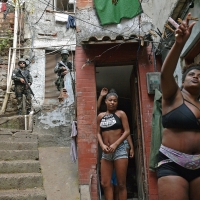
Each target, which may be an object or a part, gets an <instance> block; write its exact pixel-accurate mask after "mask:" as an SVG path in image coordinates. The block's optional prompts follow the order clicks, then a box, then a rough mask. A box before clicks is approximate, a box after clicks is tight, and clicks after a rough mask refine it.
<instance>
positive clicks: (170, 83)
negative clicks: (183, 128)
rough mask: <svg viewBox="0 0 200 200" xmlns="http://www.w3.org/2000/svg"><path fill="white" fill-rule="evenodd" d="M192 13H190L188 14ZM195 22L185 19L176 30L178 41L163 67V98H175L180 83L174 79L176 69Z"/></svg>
mask: <svg viewBox="0 0 200 200" xmlns="http://www.w3.org/2000/svg"><path fill="white" fill-rule="evenodd" d="M188 15H190V14H188ZM194 24H195V23H192V24H190V25H189V20H188V19H187V20H186V21H183V22H182V23H181V24H180V25H179V27H178V29H177V30H176V35H177V37H176V41H175V43H174V45H173V47H172V49H171V50H170V52H169V54H168V55H167V58H166V59H165V61H164V63H163V66H162V69H161V88H162V94H163V99H165V100H168V99H170V100H173V99H174V98H175V95H176V93H177V90H178V85H177V84H176V81H175V79H174V76H173V74H174V71H175V68H176V65H177V62H178V59H179V56H180V54H181V51H182V49H183V47H184V45H185V43H186V42H187V40H188V38H189V36H190V34H191V32H192V28H193V26H194Z"/></svg>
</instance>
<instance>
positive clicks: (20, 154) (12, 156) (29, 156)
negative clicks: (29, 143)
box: [0, 150, 39, 161]
mask: <svg viewBox="0 0 200 200" xmlns="http://www.w3.org/2000/svg"><path fill="white" fill-rule="evenodd" d="M38 159H39V152H38V150H0V160H4V161H9V160H38Z"/></svg>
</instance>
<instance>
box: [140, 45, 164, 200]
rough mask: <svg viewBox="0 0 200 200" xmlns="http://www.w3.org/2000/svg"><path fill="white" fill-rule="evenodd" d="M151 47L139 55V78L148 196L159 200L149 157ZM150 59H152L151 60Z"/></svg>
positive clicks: (153, 199)
mask: <svg viewBox="0 0 200 200" xmlns="http://www.w3.org/2000/svg"><path fill="white" fill-rule="evenodd" d="M150 54H152V52H151V46H150V45H149V46H148V47H147V48H146V49H143V50H142V52H140V54H139V61H138V64H139V77H138V83H139V87H140V91H139V92H140V103H141V109H142V110H141V115H142V118H141V120H142V129H143V136H144V146H145V149H144V151H145V152H144V154H145V160H146V173H147V182H148V186H147V187H148V195H149V200H158V189H157V178H156V174H155V172H152V171H150V170H149V157H150V145H151V131H152V130H151V127H152V126H151V124H152V112H153V101H154V95H152V94H148V92H147V82H146V73H147V72H154V60H153V55H151V56H148V55H150ZM149 58H150V59H149ZM156 64H157V70H158V71H160V69H161V68H160V66H161V62H160V59H158V60H157V63H156Z"/></svg>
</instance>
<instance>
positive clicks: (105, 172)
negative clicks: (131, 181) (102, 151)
mask: <svg viewBox="0 0 200 200" xmlns="http://www.w3.org/2000/svg"><path fill="white" fill-rule="evenodd" d="M112 172H113V162H112V161H108V160H105V159H102V160H101V185H102V187H103V190H104V195H105V199H106V200H113V187H112V184H111V177H112Z"/></svg>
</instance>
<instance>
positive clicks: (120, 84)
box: [96, 65, 143, 200]
mask: <svg viewBox="0 0 200 200" xmlns="http://www.w3.org/2000/svg"><path fill="white" fill-rule="evenodd" d="M134 73H135V70H134V66H133V65H126V66H104V67H96V90H97V97H99V95H100V91H101V89H102V88H103V87H106V88H108V90H110V89H112V88H113V89H115V90H116V92H117V94H118V96H119V97H118V99H119V101H118V110H123V111H124V112H125V113H126V115H127V117H128V120H129V126H130V133H131V138H132V141H133V144H134V147H135V148H136V150H135V154H139V152H141V151H138V149H137V148H138V145H137V144H136V142H137V141H138V136H137V135H138V133H137V130H138V129H137V119H135V118H137V116H138V114H136V113H135V112H136V110H137V109H136V105H137V103H136V102H137V100H136V99H133V98H136V95H135V93H137V92H136V91H134V90H135V85H134V86H132V84H134V83H135V81H134V80H135V76H136V75H135V74H134ZM103 101H104V100H103ZM137 112H139V111H138V110H137ZM101 153H102V152H101V148H100V147H99V157H98V163H99V164H100V159H101ZM138 157H141V154H139V155H135V156H134V158H133V159H130V158H129V164H128V169H127V184H126V185H127V197H128V199H139V198H138V197H141V194H139V195H138V191H139V193H140V191H143V190H142V189H141V188H139V189H138V187H143V186H142V185H141V184H139V182H141V183H142V182H143V180H142V176H141V175H140V172H139V173H138V164H136V160H138ZM139 160H141V158H140V159H139ZM141 167H142V166H141ZM99 169H100V168H99ZM100 173H101V172H99V174H100ZM99 179H100V178H99ZM99 188H100V190H101V191H100V192H101V194H102V196H103V190H102V188H101V187H100V186H99ZM100 199H101V198H100ZM102 200H103V198H102Z"/></svg>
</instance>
